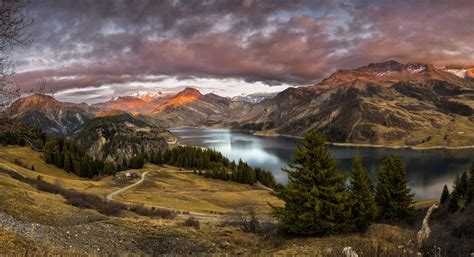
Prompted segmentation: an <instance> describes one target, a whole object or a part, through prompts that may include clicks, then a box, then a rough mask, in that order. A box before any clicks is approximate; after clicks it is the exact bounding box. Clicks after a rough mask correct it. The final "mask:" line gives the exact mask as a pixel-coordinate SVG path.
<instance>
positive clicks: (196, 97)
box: [151, 88, 231, 127]
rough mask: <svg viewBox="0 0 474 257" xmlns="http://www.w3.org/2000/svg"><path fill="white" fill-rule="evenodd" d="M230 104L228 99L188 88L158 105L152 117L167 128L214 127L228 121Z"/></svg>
mask: <svg viewBox="0 0 474 257" xmlns="http://www.w3.org/2000/svg"><path fill="white" fill-rule="evenodd" d="M230 104H231V101H230V100H229V99H228V98H225V97H221V96H218V95H215V94H205V95H203V94H201V93H200V92H199V91H198V90H196V89H194V88H186V89H184V90H183V91H181V92H179V93H178V94H176V95H174V96H173V97H171V98H169V99H168V100H167V101H165V102H164V103H162V104H160V105H158V106H157V107H156V108H155V109H154V110H153V111H152V113H151V116H152V118H153V119H154V120H155V121H156V122H158V123H159V124H161V125H163V126H166V127H173V126H196V125H213V124H217V123H221V122H223V121H224V120H225V119H226V117H227V111H228V110H229V107H230Z"/></svg>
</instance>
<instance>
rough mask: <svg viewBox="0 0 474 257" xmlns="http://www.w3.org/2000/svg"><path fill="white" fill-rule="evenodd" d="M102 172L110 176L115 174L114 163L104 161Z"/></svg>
mask: <svg viewBox="0 0 474 257" xmlns="http://www.w3.org/2000/svg"><path fill="white" fill-rule="evenodd" d="M103 173H104V174H105V175H112V176H115V173H116V169H115V166H114V164H113V163H111V162H105V164H104V170H103Z"/></svg>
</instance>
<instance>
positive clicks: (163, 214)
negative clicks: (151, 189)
mask: <svg viewBox="0 0 474 257" xmlns="http://www.w3.org/2000/svg"><path fill="white" fill-rule="evenodd" d="M128 210H129V211H131V212H134V213H136V214H138V215H141V216H148V217H160V218H163V219H174V218H175V217H176V213H174V212H173V211H170V210H167V209H162V208H155V207H152V208H146V207H145V206H144V205H143V204H132V205H129V206H128Z"/></svg>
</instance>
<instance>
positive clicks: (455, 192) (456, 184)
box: [451, 174, 461, 198]
mask: <svg viewBox="0 0 474 257" xmlns="http://www.w3.org/2000/svg"><path fill="white" fill-rule="evenodd" d="M460 182H461V178H460V177H459V174H458V175H456V177H455V178H454V183H453V192H451V196H453V195H456V198H459V193H458V190H459V185H460Z"/></svg>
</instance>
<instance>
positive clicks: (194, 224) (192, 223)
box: [183, 217, 201, 230]
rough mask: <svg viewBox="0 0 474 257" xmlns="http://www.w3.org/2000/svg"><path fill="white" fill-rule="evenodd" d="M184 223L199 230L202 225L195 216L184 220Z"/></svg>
mask: <svg viewBox="0 0 474 257" xmlns="http://www.w3.org/2000/svg"><path fill="white" fill-rule="evenodd" d="M183 225H184V226H186V227H193V228H195V229H196V230H199V228H200V227H201V224H200V222H199V220H197V219H196V218H194V217H189V218H188V219H187V220H185V221H184V223H183Z"/></svg>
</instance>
